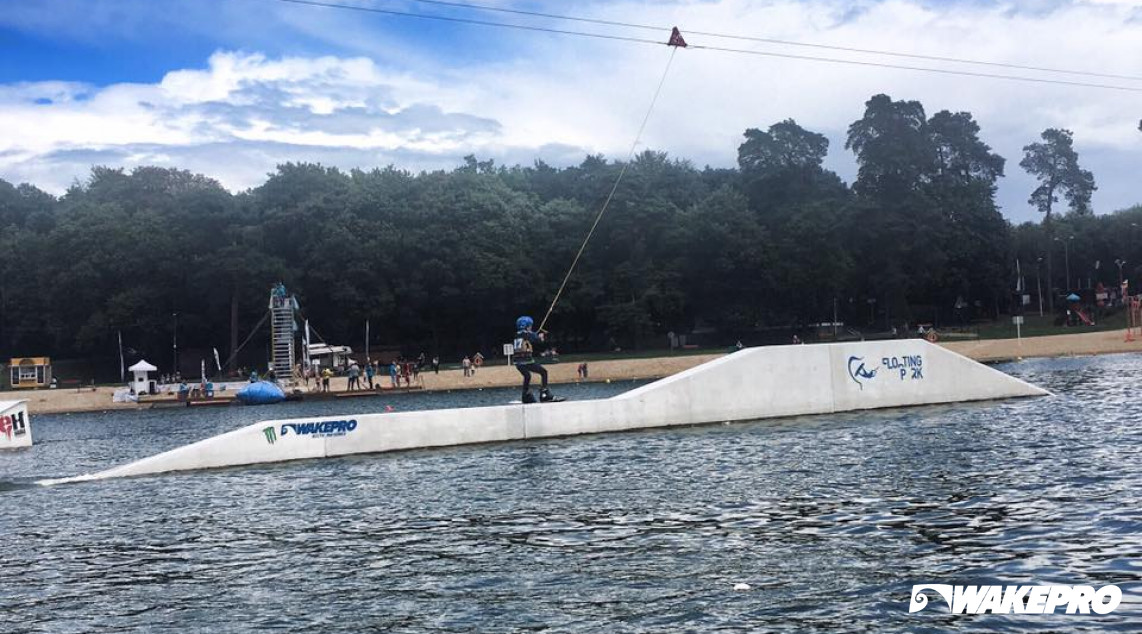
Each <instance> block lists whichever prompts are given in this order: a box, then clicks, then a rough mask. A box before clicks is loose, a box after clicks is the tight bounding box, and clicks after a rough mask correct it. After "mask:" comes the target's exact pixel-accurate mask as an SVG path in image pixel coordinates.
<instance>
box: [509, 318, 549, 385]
mask: <svg viewBox="0 0 1142 634" xmlns="http://www.w3.org/2000/svg"><path fill="white" fill-rule="evenodd" d="M542 343H543V341H542V340H541V339H540V338H539V335H537V334H536V333H534V332H531V331H530V330H521V331H519V332H517V333H516V335H515V342H514V343H513V348H514V350H513V352H512V360H513V361H514V362H515V369H517V370H519V373H520V374H522V375H523V393H524V396H526V395H527V392H528V390H529V389H530V388H531V373H532V372H534V373H536V374H538V375H539V378H540V381H541V383H540V387H541V388H542V389H543V390H546V389H547V368H545V367H543V366H542V365H540V364H538V363H536V362H535V346H536V344H542Z"/></svg>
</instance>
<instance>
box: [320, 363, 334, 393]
mask: <svg viewBox="0 0 1142 634" xmlns="http://www.w3.org/2000/svg"><path fill="white" fill-rule="evenodd" d="M331 378H333V370H331V369H329V368H325V369H324V370H322V371H321V391H322V392H328V391H329V379H331Z"/></svg>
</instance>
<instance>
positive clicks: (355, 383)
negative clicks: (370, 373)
mask: <svg viewBox="0 0 1142 634" xmlns="http://www.w3.org/2000/svg"><path fill="white" fill-rule="evenodd" d="M360 377H361V368H360V367H358V366H357V364H356V363H354V364H352V365H350V366H349V383H348V385H346V386H345V391H346V392H352V391H354V390H356V389H357V388H359V387H361V382H360Z"/></svg>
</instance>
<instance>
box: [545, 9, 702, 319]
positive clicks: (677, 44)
mask: <svg viewBox="0 0 1142 634" xmlns="http://www.w3.org/2000/svg"><path fill="white" fill-rule="evenodd" d="M666 45H667V46H669V47H670V58H669V59H667V60H666V68H665V69H664V70H663V71H662V78H661V79H659V80H658V88H656V89H655V91H654V97H653V98H652V99H651V100H650V107H649V108H647V109H646V115H645V116H644V117H643V118H642V125H640V126H639V127H638V134H636V135H635V137H634V142H633V143H631V144H630V151H629V152H627V159H626V161H625V162H623V166H622V169H620V170H619V175H618V177H617V178H615V184H614V185H613V186H612V187H611V193H609V194H607V199H606V200H605V201H603V206H602V208H601V209H599V213H598V214H597V215H596V216H595V222H593V223H592V224H591V229H590V231H588V232H587V237H586V238H584V239H583V244H581V245H579V252H578V253H576V254H575V259H574V260H573V261H572V262H571V267H570V268H568V269H567V274H566V275H564V276H563V282H562V283H561V284H560V285H559V290H558V291H556V293H555V299H553V300H551V306H549V307H548V308H547V313H546V314H545V315H544V316H543V321H541V322H540V323H539V328H538V329H537V331H542V330H543V327H544V326H545V325H547V320H548V318H550V317H551V312H552V311H554V310H555V305H556V304H558V303H559V299H560V297H562V296H563V289H565V288H566V287H567V280H569V279H571V274H572V273H573V272H574V271H575V266H576V265H577V264H579V258H580V257H581V256H582V255H583V250H584V249H586V248H587V243H588V242H590V241H591V236H593V235H594V234H595V228H596V227H598V226H599V221H600V220H602V219H603V214H605V213H607V207H609V206H610V204H611V200H612V199H613V198H614V197H615V192H616V191H618V189H619V183H621V182H622V180H623V175H625V174H626V172H627V167H628V166H629V165H630V162H631V158H632V157H634V151H635V148H636V147H638V143H639V141H640V140H641V139H642V133H643V131H644V130H646V123H647V121H650V113H652V112H654V105H655V104H656V103H658V96H659V95H660V94H661V93H662V86H663V84H665V83H666V75H667V74H669V73H670V65H671V64H672V63H673V62H674V54H675V53H677V52H678V49H679V48H686V40H685V39H683V38H682V34H681V33H679V31H678V27H674V30H673V31H671V33H670V41H668V42H667V43H666Z"/></svg>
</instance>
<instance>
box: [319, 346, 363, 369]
mask: <svg viewBox="0 0 1142 634" xmlns="http://www.w3.org/2000/svg"><path fill="white" fill-rule="evenodd" d="M352 354H353V349H352V348H350V347H349V346H329V345H325V344H317V343H311V344H309V359H310V362H311V363H313V365H315V366H318V367H321V368H332V369H334V370H335V369H337V368H340V367H343V366H344V365H345V364H347V363H348V362H349V358H350V356H351V355H352Z"/></svg>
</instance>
